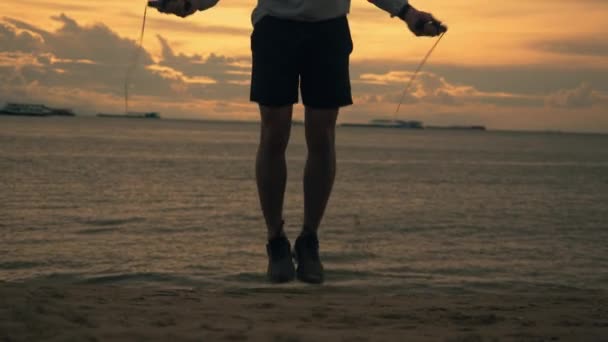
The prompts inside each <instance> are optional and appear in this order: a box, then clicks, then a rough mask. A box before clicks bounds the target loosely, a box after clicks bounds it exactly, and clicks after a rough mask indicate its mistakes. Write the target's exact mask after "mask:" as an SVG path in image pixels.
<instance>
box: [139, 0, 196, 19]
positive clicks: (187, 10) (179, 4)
mask: <svg viewBox="0 0 608 342" xmlns="http://www.w3.org/2000/svg"><path fill="white" fill-rule="evenodd" d="M149 5H150V6H152V7H156V9H157V10H158V11H159V12H161V13H167V14H175V15H177V16H178V17H182V18H185V17H187V16H189V15H191V14H193V13H195V12H196V8H194V6H192V2H191V0H164V1H163V0H157V1H156V4H153V3H152V2H149Z"/></svg>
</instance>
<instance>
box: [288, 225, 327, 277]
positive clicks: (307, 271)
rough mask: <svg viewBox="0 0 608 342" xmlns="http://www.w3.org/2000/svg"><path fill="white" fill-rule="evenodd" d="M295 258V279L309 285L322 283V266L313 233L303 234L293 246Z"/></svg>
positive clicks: (317, 242) (317, 244)
mask: <svg viewBox="0 0 608 342" xmlns="http://www.w3.org/2000/svg"><path fill="white" fill-rule="evenodd" d="M295 257H296V261H297V262H298V270H297V272H296V273H297V277H298V279H299V280H300V281H303V282H305V283H311V284H321V283H323V278H324V277H323V265H322V264H321V259H320V258H319V239H318V238H317V235H316V234H314V233H310V234H303V235H300V236H299V237H298V239H297V240H296V244H295Z"/></svg>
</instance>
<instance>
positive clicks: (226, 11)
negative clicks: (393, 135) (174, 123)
mask: <svg viewBox="0 0 608 342" xmlns="http://www.w3.org/2000/svg"><path fill="white" fill-rule="evenodd" d="M144 3H145V1H141V2H140V1H136V2H133V1H128V2H127V1H117V0H111V1H105V2H103V3H93V2H82V1H74V0H60V1H54V2H53V3H50V2H48V1H38V0H22V1H19V2H18V3H17V4H15V3H9V2H3V3H1V4H0V11H1V12H2V15H3V17H2V19H0V25H2V26H0V28H3V30H1V31H0V78H3V79H4V82H3V83H4V85H3V86H0V87H1V88H0V91H1V92H0V102H2V101H18V100H21V101H25V100H27V101H42V102H44V101H46V102H51V103H54V104H57V105H64V106H69V107H73V108H76V109H78V110H79V111H81V112H85V113H94V112H95V111H97V110H110V111H120V110H121V108H122V104H121V103H122V96H121V91H120V88H121V85H120V82H119V80H120V79H121V77H122V78H124V70H125V69H126V65H127V64H128V63H129V60H130V59H131V58H130V56H132V54H133V46H132V45H133V41H132V40H135V39H136V37H137V35H138V33H139V27H140V20H141V15H142V12H143V5H144ZM100 5H101V6H100ZM254 5H255V1H244V0H222V1H220V3H219V5H218V6H217V7H216V8H213V9H211V10H209V11H207V12H201V13H197V14H196V15H194V16H192V17H189V18H187V19H180V18H177V17H171V16H168V15H163V14H160V13H157V12H156V11H155V10H152V11H150V12H149V13H148V14H149V16H148V18H149V22H148V25H147V29H146V39H145V42H144V48H145V49H146V51H147V52H148V54H147V55H145V56H144V60H143V61H142V64H143V65H145V66H146V68H145V69H143V68H140V70H138V71H137V72H136V73H135V75H134V76H133V84H132V90H131V91H132V93H133V99H132V102H133V104H132V106H133V107H134V109H137V110H152V109H154V110H159V111H161V112H162V113H163V114H164V116H167V117H171V116H175V117H201V118H203V117H214V118H239V119H243V118H244V119H255V118H256V117H257V114H256V107H255V105H253V104H250V103H248V101H247V99H248V88H247V87H248V83H247V82H248V78H247V77H248V67H249V34H250V30H251V24H250V21H249V16H250V12H251V9H252V8H253V6H254ZM414 5H415V6H417V7H419V8H421V9H425V10H428V11H431V12H433V13H435V14H436V16H437V17H439V18H440V19H442V20H444V21H445V22H446V23H447V24H448V25H449V27H450V31H449V32H448V34H447V35H446V37H445V38H444V40H443V41H442V43H441V45H439V47H438V48H437V50H436V51H435V54H434V55H433V56H432V58H431V59H430V61H429V64H428V65H427V67H426V68H425V72H426V73H425V74H424V75H423V77H421V78H420V80H419V82H417V84H416V86H415V87H414V89H413V91H412V94H411V95H408V101H407V103H406V105H405V106H404V107H403V109H402V111H401V113H400V117H402V118H412V119H419V120H422V121H425V122H427V123H430V124H486V125H488V126H490V127H494V128H501V129H512V128H515V129H575V130H587V131H589V130H592V131H598V130H599V131H608V114H606V113H608V58H607V57H608V43H607V41H608V40H606V39H604V38H603V37H606V36H608V22H607V21H606V18H608V1H605V0H582V1H576V2H574V1H565V0H535V1H523V0H512V1H491V0H490V1H480V0H469V1H466V2H464V1H463V2H454V1H445V0H428V1H423V0H421V1H417V2H415V3H414ZM62 13H63V14H65V16H64V17H61V18H58V16H59V15H60V14H62ZM53 18H54V19H53ZM62 18H63V19H62ZM66 23H69V25H68V24H66ZM350 23H351V30H352V34H353V40H354V42H355V50H354V52H353V56H352V60H353V65H352V67H351V70H352V82H353V90H354V94H353V95H354V97H355V102H356V104H355V106H352V107H350V108H348V109H346V110H344V111H343V114H342V115H341V120H342V121H366V120H368V119H370V118H380V117H387V116H390V113H391V112H392V111H394V108H395V106H396V103H395V100H394V98H395V96H396V94H399V92H400V91H401V89H402V88H403V86H404V85H405V83H407V79H408V77H409V72H410V71H411V70H413V69H414V68H415V64H416V63H417V62H418V61H419V60H420V59H421V58H422V57H423V55H424V54H425V53H426V51H427V50H428V48H429V47H430V46H431V44H432V43H433V42H432V40H430V39H422V38H415V37H414V36H412V35H411V34H409V33H408V31H407V30H406V28H405V26H404V24H403V23H401V22H399V20H397V19H391V18H390V17H389V16H388V15H387V14H386V13H384V12H382V11H381V10H378V9H377V8H375V7H374V6H373V5H371V4H369V3H368V2H367V1H364V0H352V9H351V15H350ZM95 24H102V25H103V26H99V25H98V26H92V25H95ZM70 25H72V26H70ZM100 27H102V28H104V30H105V31H104V30H102V29H100ZM70 28H71V29H72V31H70V30H69V29H70ZM41 32H42V33H41ZM45 32H46V33H45ZM24 35H25V36H24ZM157 36H160V39H159V37H157ZM28 37H33V38H32V39H33V40H34V41H35V42H36V44H33V45H32V43H28V44H29V45H28V44H26V43H24V41H27V39H26V38H28ZM124 38H127V39H129V40H131V41H128V40H125V39H124ZM32 39H30V40H32ZM161 39H162V40H164V41H165V50H164V52H163V50H162V45H161ZM70 41H71V42H73V44H68V43H69V42H70ZM120 42H122V43H120ZM20 44H21V45H20ZM87 49H89V50H87ZM85 50H86V51H85ZM168 53H169V54H168ZM106 54H107V56H106ZM210 54H214V56H215V57H212V58H209V55H210ZM41 56H43V57H45V58H49V57H50V61H51V62H49V63H47V64H48V65H46V64H45V63H42V65H41V63H40V62H39V60H40V57H41ZM96 56H103V58H102V57H100V59H99V60H97V58H96ZM85 57H86V58H85ZM146 58H149V60H146ZM45 60H47V59H45ZM85 62H86V63H85ZM87 63H89V64H87ZM197 67H198V69H197ZM96 73H99V75H97V74H96ZM108 73H111V74H112V75H108ZM113 74H116V75H113ZM119 74H122V75H123V76H119ZM86 75H89V76H90V77H85V76H86ZM154 80H156V81H154ZM155 82H156V83H155ZM66 93H67V94H66ZM152 107H153V108H152Z"/></svg>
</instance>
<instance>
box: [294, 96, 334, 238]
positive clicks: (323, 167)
mask: <svg viewBox="0 0 608 342" xmlns="http://www.w3.org/2000/svg"><path fill="white" fill-rule="evenodd" d="M337 117H338V108H332V109H319V108H311V107H306V113H305V119H306V122H305V124H306V126H305V129H306V146H307V147H308V157H307V159H306V167H305V169H304V225H303V227H304V228H303V230H304V231H303V233H315V234H316V232H317V230H318V229H319V224H320V223H321V219H322V218H323V213H324V212H325V208H326V206H327V202H328V200H329V196H330V194H331V190H332V187H333V184H334V179H335V176H336V148H335V132H336V119H337Z"/></svg>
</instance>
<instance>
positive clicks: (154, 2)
mask: <svg viewBox="0 0 608 342" xmlns="http://www.w3.org/2000/svg"><path fill="white" fill-rule="evenodd" d="M167 2H169V1H168V0H150V1H148V6H149V7H154V8H158V9H163V8H165V6H166V5H167Z"/></svg>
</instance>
